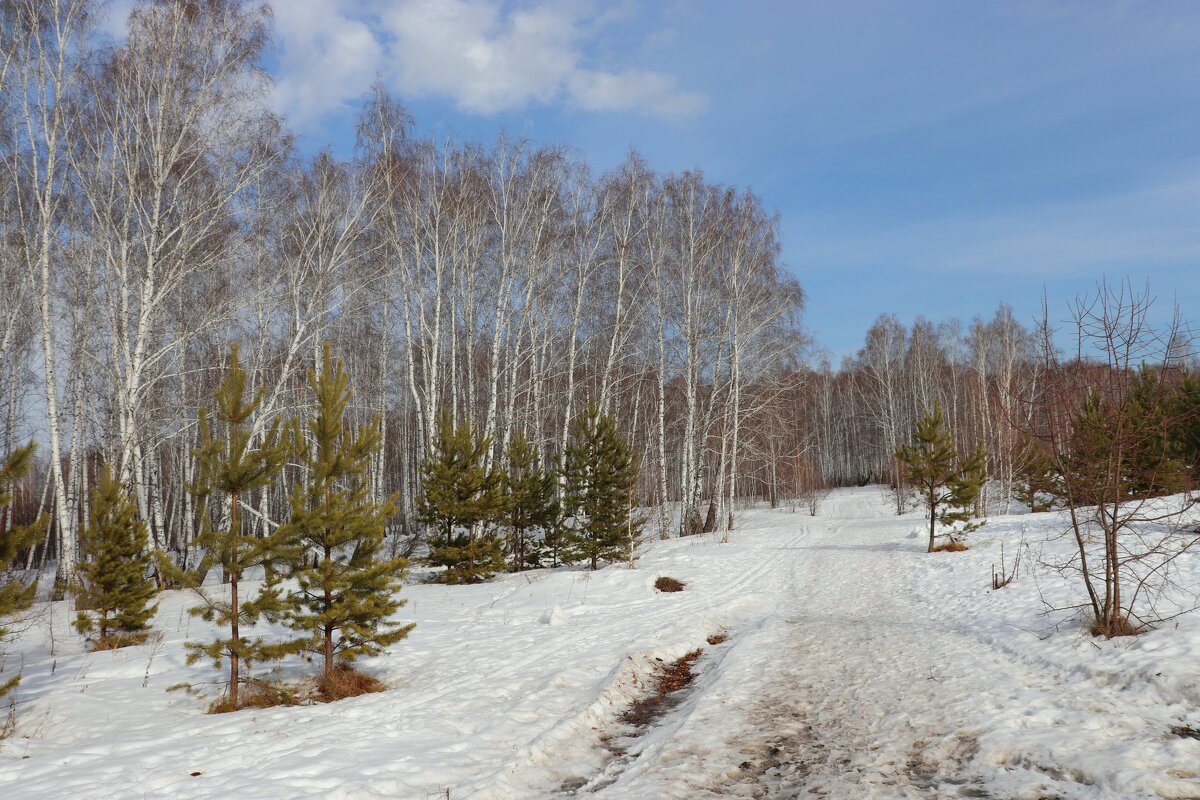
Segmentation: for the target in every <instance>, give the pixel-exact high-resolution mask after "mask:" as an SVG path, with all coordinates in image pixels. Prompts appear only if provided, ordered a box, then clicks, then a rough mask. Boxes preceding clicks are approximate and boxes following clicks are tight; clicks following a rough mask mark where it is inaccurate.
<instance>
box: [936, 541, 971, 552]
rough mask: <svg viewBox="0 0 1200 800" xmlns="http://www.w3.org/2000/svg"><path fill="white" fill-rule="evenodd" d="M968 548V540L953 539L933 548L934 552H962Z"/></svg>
mask: <svg viewBox="0 0 1200 800" xmlns="http://www.w3.org/2000/svg"><path fill="white" fill-rule="evenodd" d="M966 549H967V545H966V542H956V541H954V540H953V539H951V540H950V541H948V542H946V543H945V544H939V545H938V546H937V547H935V548H933V552H934V553H962V552H964V551H965V550H966Z"/></svg>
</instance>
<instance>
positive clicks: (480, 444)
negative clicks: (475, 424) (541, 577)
mask: <svg viewBox="0 0 1200 800" xmlns="http://www.w3.org/2000/svg"><path fill="white" fill-rule="evenodd" d="M436 435H437V439H436V441H435V442H434V447H433V451H432V452H431V453H430V454H429V456H428V457H427V458H426V459H425V462H424V463H423V464H422V466H421V476H422V479H423V480H422V484H423V488H424V493H423V494H422V496H421V497H420V498H419V499H418V501H417V514H418V518H419V519H420V521H421V522H422V523H423V524H425V525H429V526H431V527H432V528H433V530H434V534H433V536H432V537H431V552H430V555H429V560H430V562H431V563H432V564H435V565H438V566H444V567H446V571H445V572H444V573H442V576H441V579H442V581H444V582H446V583H479V582H481V581H485V580H487V579H489V578H491V577H492V575H494V574H495V573H497V572H499V571H501V570H503V569H504V552H503V549H502V545H501V542H500V541H499V540H498V539H497V538H496V537H495V535H494V533H493V531H492V528H493V527H494V526H495V525H496V524H497V523H499V522H500V521H501V520H502V519H503V517H504V514H505V511H506V510H507V508H508V499H507V498H506V497H505V495H504V492H503V479H504V475H503V473H502V472H501V471H500V470H498V469H496V468H491V469H489V468H487V467H485V466H484V462H485V458H486V456H487V453H488V451H489V450H490V449H491V446H492V441H491V439H489V438H487V437H485V436H479V435H476V433H475V432H474V430H473V429H472V427H471V422H470V420H463V421H462V422H461V423H459V424H458V425H454V424H453V422H452V421H451V419H450V412H449V410H448V409H442V411H441V412H440V413H439V415H438V423H437V434H436Z"/></svg>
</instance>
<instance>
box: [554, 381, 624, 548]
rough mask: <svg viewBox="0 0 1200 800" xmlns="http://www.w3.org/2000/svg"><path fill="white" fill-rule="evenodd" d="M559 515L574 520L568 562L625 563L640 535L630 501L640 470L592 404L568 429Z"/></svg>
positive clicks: (607, 420)
mask: <svg viewBox="0 0 1200 800" xmlns="http://www.w3.org/2000/svg"><path fill="white" fill-rule="evenodd" d="M563 471H564V478H565V483H566V488H565V492H564V504H563V505H564V508H563V512H564V514H565V515H566V516H569V517H571V518H572V520H573V522H572V526H571V529H570V531H569V532H568V534H567V540H568V552H569V557H570V559H571V560H577V561H587V562H588V563H589V565H590V567H591V568H592V569H596V568H597V567H598V566H599V564H600V562H601V561H616V560H618V559H621V558H628V559H630V560H631V561H632V557H631V556H632V552H633V548H634V545H635V543H636V541H637V539H638V536H639V534H640V532H641V521H640V520H637V519H635V518H634V516H633V514H632V508H631V502H632V497H633V489H634V484H635V483H636V482H637V475H638V468H637V463H636V462H635V461H634V459H633V455H632V453H631V452H630V450H629V445H628V444H627V443H626V442H625V440H624V439H623V438H621V434H620V433H619V432H618V431H617V425H616V423H615V422H614V421H613V419H612V417H610V416H608V415H607V414H601V413H600V407H599V406H598V405H596V403H595V402H594V401H593V402H591V403H589V404H588V408H587V411H586V412H584V413H583V414H582V415H580V416H579V417H578V418H577V419H576V420H575V422H574V423H573V424H572V426H571V440H570V442H569V443H568V445H567V454H566V463H565V465H564V470H563Z"/></svg>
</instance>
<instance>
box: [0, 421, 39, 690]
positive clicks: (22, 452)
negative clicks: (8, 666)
mask: <svg viewBox="0 0 1200 800" xmlns="http://www.w3.org/2000/svg"><path fill="white" fill-rule="evenodd" d="M35 449H36V446H35V445H34V444H33V443H32V442H30V443H29V444H27V445H25V446H24V447H20V448H18V449H16V450H14V451H13V452H12V453H11V454H10V455H9V456H8V458H7V459H5V460H4V461H2V462H0V620H6V619H8V618H10V617H11V616H12V615H13V614H17V613H20V612H21V611H24V610H25V609H27V608H29V607H30V606H31V605H33V598H34V595H35V593H36V592H37V584H36V583H30V584H28V585H27V584H26V583H25V582H24V581H22V580H21V579H20V577H18V576H16V575H11V574H9V572H8V569H9V567H10V566H11V565H12V563H13V561H14V560H15V559H16V557H17V553H19V552H20V551H21V550H22V549H24V548H26V547H28V546H29V545H31V544H33V542H34V541H36V540H37V539H38V537H39V536H41V534H42V533H43V532H44V531H45V529H46V524H47V518H46V517H45V516H42V517H40V518H39V519H38V520H37V522H35V523H33V524H32V525H14V526H12V527H9V528H8V529H7V530H6V529H5V527H4V520H5V519H6V517H5V515H4V514H3V512H4V511H5V510H6V509H7V508H8V506H9V504H10V503H12V499H13V498H12V492H11V490H10V487H11V486H12V485H13V484H14V483H15V482H16V481H18V480H20V479H21V478H22V477H23V476H24V475H25V473H26V472H27V471H28V470H29V467H30V465H31V464H32V463H33V453H34V450H35ZM9 632H10V631H9V629H7V628H5V627H3V626H0V640H3V639H5V638H6V637H7V636H8V634H9ZM20 680H21V676H20V675H14V676H12V677H11V678H9V679H8V680H4V679H3V678H2V677H0V697H4V696H5V695H7V694H8V693H9V692H10V691H12V690H13V689H14V688H15V687H16V685H17V684H18V683H19V682H20Z"/></svg>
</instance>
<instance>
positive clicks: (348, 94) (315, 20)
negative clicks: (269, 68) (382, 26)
mask: <svg viewBox="0 0 1200 800" xmlns="http://www.w3.org/2000/svg"><path fill="white" fill-rule="evenodd" d="M359 11H360V9H359V8H358V6H357V4H356V3H354V2H349V1H348V0H288V2H287V3H280V4H278V5H277V6H276V9H275V32H276V35H277V36H278V37H279V43H280V64H279V69H278V75H277V78H276V83H275V105H276V108H278V109H279V110H280V111H282V112H284V113H286V114H287V115H288V116H289V117H290V118H291V119H292V121H293V122H294V123H296V124H297V125H299V126H301V127H304V126H307V125H310V124H311V123H313V122H315V121H316V120H317V119H319V118H320V117H321V116H323V115H325V114H328V113H330V112H332V111H336V110H338V109H340V108H343V107H344V106H345V105H346V103H347V102H349V101H351V100H353V99H355V98H357V97H359V96H360V95H362V94H363V93H364V92H365V91H367V89H368V88H370V85H371V82H372V81H373V80H374V78H375V75H376V74H377V72H378V71H379V70H380V69H381V67H382V65H383V56H384V48H383V45H382V44H381V43H380V42H379V39H378V38H377V37H376V35H375V33H374V32H373V31H372V30H371V28H370V27H369V26H368V25H367V24H366V23H365V22H363V21H362V20H361V19H356V18H355V15H356V14H357V13H359Z"/></svg>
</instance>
